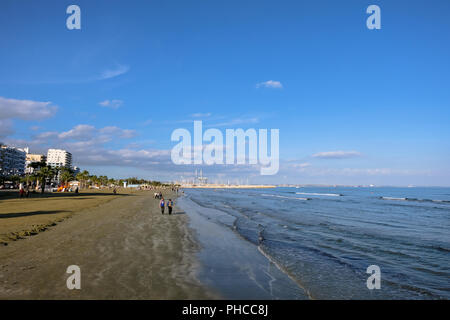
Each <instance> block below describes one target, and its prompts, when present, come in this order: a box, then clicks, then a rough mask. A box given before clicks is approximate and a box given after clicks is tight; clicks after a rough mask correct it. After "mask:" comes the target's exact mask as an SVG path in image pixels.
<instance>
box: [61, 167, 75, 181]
mask: <svg viewBox="0 0 450 320" xmlns="http://www.w3.org/2000/svg"><path fill="white" fill-rule="evenodd" d="M59 173H60V175H59V179H60V180H61V181H62V182H63V183H64V185H67V183H68V182H69V181H70V180H73V179H74V176H73V171H72V170H70V169H69V168H66V167H61V169H60V172H59Z"/></svg>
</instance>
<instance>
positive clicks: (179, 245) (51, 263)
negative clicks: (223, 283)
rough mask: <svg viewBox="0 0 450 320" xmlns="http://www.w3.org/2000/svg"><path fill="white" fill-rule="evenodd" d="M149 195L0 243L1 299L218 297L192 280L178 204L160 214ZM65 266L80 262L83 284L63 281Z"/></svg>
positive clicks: (192, 257) (187, 234)
mask: <svg viewBox="0 0 450 320" xmlns="http://www.w3.org/2000/svg"><path fill="white" fill-rule="evenodd" d="M164 194H165V196H166V197H168V196H172V195H169V194H167V195H166V193H164ZM152 196H153V193H152V192H145V191H142V192H138V193H135V194H130V195H127V196H122V197H118V198H116V199H114V200H111V201H109V202H107V203H105V204H101V205H99V206H97V207H94V208H90V209H85V210H82V211H80V212H77V213H75V214H73V215H72V217H71V218H70V219H67V220H65V221H63V222H61V223H59V224H58V225H56V226H54V227H51V228H50V229H48V230H47V231H45V232H42V233H39V234H37V235H35V236H32V237H27V238H25V239H22V240H18V241H13V242H10V243H9V244H8V246H1V247H0V298H1V299H211V298H218V297H219V296H218V295H217V294H216V293H214V292H212V291H211V290H210V289H208V288H207V287H205V286H204V285H202V284H201V283H200V282H199V281H198V279H197V276H196V275H197V271H198V268H199V265H198V262H197V259H196V253H197V252H198V250H199V249H200V248H199V246H198V244H197V243H196V241H195V239H194V238H193V233H192V232H191V230H189V228H188V224H187V221H188V217H187V215H186V214H185V213H184V212H182V211H180V210H179V209H178V208H177V207H175V209H174V214H172V215H171V216H169V215H167V214H166V215H161V212H160V210H159V208H158V202H159V200H156V199H153V197H152ZM70 265H78V266H79V267H80V269H81V290H69V289H68V288H67V286H66V280H67V278H68V277H69V276H70V275H69V274H67V273H66V269H67V267H68V266H70Z"/></svg>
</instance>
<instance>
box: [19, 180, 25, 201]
mask: <svg viewBox="0 0 450 320" xmlns="http://www.w3.org/2000/svg"><path fill="white" fill-rule="evenodd" d="M24 193H25V190H24V189H23V183H21V184H20V185H19V197H20V198H23V195H24Z"/></svg>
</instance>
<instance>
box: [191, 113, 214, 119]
mask: <svg viewBox="0 0 450 320" xmlns="http://www.w3.org/2000/svg"><path fill="white" fill-rule="evenodd" d="M210 116H211V113H210V112H207V113H193V114H191V117H192V118H208V117H210Z"/></svg>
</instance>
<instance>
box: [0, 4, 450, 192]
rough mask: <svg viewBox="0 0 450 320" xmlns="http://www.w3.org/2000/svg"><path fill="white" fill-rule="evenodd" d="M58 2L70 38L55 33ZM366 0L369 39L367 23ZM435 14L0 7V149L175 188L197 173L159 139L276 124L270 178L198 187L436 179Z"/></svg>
mask: <svg viewBox="0 0 450 320" xmlns="http://www.w3.org/2000/svg"><path fill="white" fill-rule="evenodd" d="M70 4H77V5H78V6H80V8H81V30H68V29H67V28H66V19H67V17H68V16H69V15H68V14H66V8H67V7H68V6H69V5H70ZM370 4H377V5H378V6H380V8H381V21H382V22H381V23H382V29H381V30H368V29H367V28H366V19H367V17H368V14H366V12H365V11H366V8H367V7H368V6H369V5H370ZM449 12H450V2H449V1H446V0H443V1H432V2H430V1H398V0H396V1H392V0H391V1H360V0H359V1H358V0H354V1H331V0H329V1H263V0H259V1H250V0H245V1H205V0H203V1H190V0H189V1H98V0H95V1H92V0H90V1H82V0H77V1H63V0H58V1H25V0H2V1H1V2H0V38H1V39H2V40H1V41H2V50H0V141H3V142H4V143H8V144H13V145H17V146H20V147H24V146H30V148H31V150H32V151H35V152H42V150H45V149H46V148H48V147H64V148H67V149H68V150H69V151H71V152H72V153H73V154H74V159H75V164H76V165H79V166H81V167H82V168H86V169H88V170H90V171H91V172H93V173H96V174H107V175H109V176H114V177H119V176H130V175H133V176H136V175H137V176H142V177H145V178H155V179H162V180H173V179H178V178H179V177H180V176H184V177H187V176H189V174H192V172H193V171H194V169H195V168H194V167H192V168H190V167H177V166H175V165H173V164H172V163H171V162H170V157H168V156H167V155H168V152H169V151H170V149H171V148H172V147H173V146H174V144H175V143H173V142H171V141H170V135H171V133H172V131H173V130H174V129H176V128H180V127H183V128H187V129H189V130H191V131H192V128H193V124H192V121H193V120H194V119H199V120H203V122H204V125H205V126H209V127H216V128H218V129H220V130H225V129H226V128H244V129H246V128H268V129H270V128H278V129H280V158H281V159H280V161H281V162H280V171H279V173H278V174H277V175H275V176H260V175H259V171H258V170H254V168H250V167H247V166H244V167H237V168H231V169H230V168H224V167H220V166H214V167H204V172H205V173H206V174H208V175H209V176H210V177H211V179H212V180H214V179H216V180H220V179H231V180H232V181H234V180H233V179H235V180H236V179H246V178H249V181H250V182H254V183H326V184H371V183H373V184H383V185H409V184H413V185H450V161H449V160H450V142H449V141H450V126H449V123H450V110H449V109H450V88H449V87H450V86H449V85H450V81H449V75H450V41H449V40H450V38H449V37H450V20H449V19H448V13H449ZM267 81H273V82H272V85H268V86H265V85H259V86H258V84H262V83H267ZM274 83H275V84H276V85H273V84H274ZM30 114H32V115H30Z"/></svg>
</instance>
